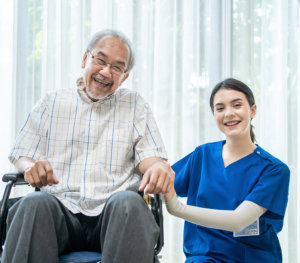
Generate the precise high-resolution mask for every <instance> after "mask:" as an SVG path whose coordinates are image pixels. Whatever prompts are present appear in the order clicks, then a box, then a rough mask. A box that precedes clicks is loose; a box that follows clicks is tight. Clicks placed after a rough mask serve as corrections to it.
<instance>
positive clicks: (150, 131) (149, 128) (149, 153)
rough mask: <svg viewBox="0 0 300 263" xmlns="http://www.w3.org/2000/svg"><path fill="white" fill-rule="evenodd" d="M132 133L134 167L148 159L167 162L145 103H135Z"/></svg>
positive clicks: (154, 124) (163, 148)
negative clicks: (157, 158) (152, 158)
mask: <svg viewBox="0 0 300 263" xmlns="http://www.w3.org/2000/svg"><path fill="white" fill-rule="evenodd" d="M137 104H138V105H137V107H136V112H135V119H134V123H133V126H134V133H135V137H136V138H137V139H136V141H135V145H134V151H135V166H137V165H138V164H139V163H140V162H141V161H142V160H144V159H146V158H149V157H160V158H162V159H165V160H167V159H168V156H167V153H166V150H165V146H164V144H163V141H162V138H161V135H160V132H159V130H158V127H157V124H156V121H155V119H154V117H153V113H152V111H151V109H150V107H149V105H148V104H147V103H143V104H142V105H141V104H140V103H138V102H137Z"/></svg>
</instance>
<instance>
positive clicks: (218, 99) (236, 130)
mask: <svg viewBox="0 0 300 263" xmlns="http://www.w3.org/2000/svg"><path fill="white" fill-rule="evenodd" d="M213 105H214V117H215V120H216V123H217V125H218V128H219V129H220V131H221V132H223V133H224V134H225V136H226V138H231V139H235V138H247V139H248V138H250V124H251V123H250V122H251V119H253V118H254V117H255V113H256V105H253V106H252V107H250V105H249V102H248V100H247V98H246V96H245V94H244V93H242V92H240V91H237V90H233V89H227V88H222V89H220V90H219V91H218V92H217V93H216V95H215V97H214V100H213Z"/></svg>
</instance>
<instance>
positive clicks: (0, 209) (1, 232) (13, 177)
mask: <svg viewBox="0 0 300 263" xmlns="http://www.w3.org/2000/svg"><path fill="white" fill-rule="evenodd" d="M2 181H3V182H6V183H7V184H6V186H5V189H4V193H3V197H2V200H1V204H0V242H1V245H3V243H4V238H5V221H6V215H7V210H8V198H9V195H10V192H11V189H12V187H13V186H14V185H19V184H28V183H27V182H25V180H24V175H23V174H22V173H6V174H4V175H3V177H2ZM0 251H2V246H1V247H0Z"/></svg>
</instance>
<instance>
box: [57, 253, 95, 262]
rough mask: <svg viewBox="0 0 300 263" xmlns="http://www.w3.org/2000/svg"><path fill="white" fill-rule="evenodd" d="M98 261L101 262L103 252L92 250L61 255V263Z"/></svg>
mask: <svg viewBox="0 0 300 263" xmlns="http://www.w3.org/2000/svg"><path fill="white" fill-rule="evenodd" d="M71 262H72V263H97V262H101V254H100V253H98V252H90V251H77V252H71V253H69V254H65V255H62V256H60V257H59V263H71Z"/></svg>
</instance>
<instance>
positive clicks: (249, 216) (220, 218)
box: [166, 195, 266, 232]
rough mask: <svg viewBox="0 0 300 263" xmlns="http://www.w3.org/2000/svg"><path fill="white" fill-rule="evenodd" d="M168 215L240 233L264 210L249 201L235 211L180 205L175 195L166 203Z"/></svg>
mask: <svg viewBox="0 0 300 263" xmlns="http://www.w3.org/2000/svg"><path fill="white" fill-rule="evenodd" d="M166 206H167V210H168V212H169V213H170V214H172V215H174V216H177V217H180V218H182V219H184V220H186V221H189V222H191V223H194V224H197V225H201V226H205V227H210V228H216V229H221V230H227V231H232V232H240V231H242V230H243V229H245V228H246V227H247V226H249V225H250V224H252V223H253V222H254V221H255V220H256V219H258V218H259V217H260V216H261V215H262V214H263V213H264V212H265V211H266V209H265V208H263V207H262V206H260V205H257V204H255V203H253V202H251V201H244V202H242V203H241V204H240V205H239V206H238V207H237V208H236V209H235V210H218V209H209V208H202V207H196V206H190V205H184V204H182V203H181V202H180V201H179V199H178V198H177V196H176V195H174V197H173V198H172V200H171V201H169V202H166Z"/></svg>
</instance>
